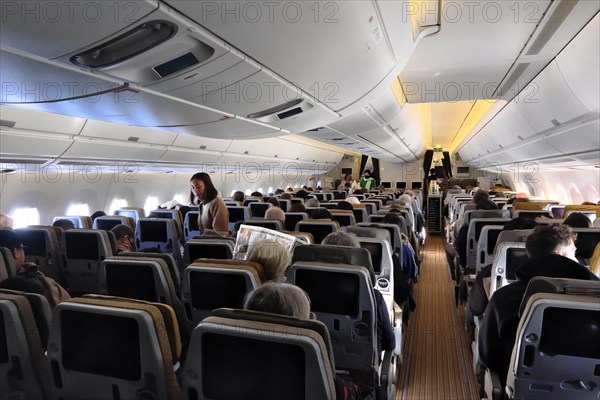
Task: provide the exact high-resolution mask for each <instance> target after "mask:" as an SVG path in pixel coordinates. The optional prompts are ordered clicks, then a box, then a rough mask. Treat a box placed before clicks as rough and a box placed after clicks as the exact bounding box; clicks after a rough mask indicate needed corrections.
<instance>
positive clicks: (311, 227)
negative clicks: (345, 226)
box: [295, 219, 340, 244]
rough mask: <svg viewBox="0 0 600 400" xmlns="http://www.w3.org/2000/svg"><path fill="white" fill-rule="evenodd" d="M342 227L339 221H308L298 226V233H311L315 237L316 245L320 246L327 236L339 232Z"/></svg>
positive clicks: (303, 221) (299, 223)
mask: <svg viewBox="0 0 600 400" xmlns="http://www.w3.org/2000/svg"><path fill="white" fill-rule="evenodd" d="M339 228H340V225H339V224H338V223H337V221H330V220H317V219H307V220H302V221H300V222H298V223H297V224H296V229H295V230H296V231H298V232H309V233H311V234H312V235H313V238H314V239H315V243H316V244H320V243H321V242H322V241H323V239H325V236H327V235H328V234H330V233H332V232H337V231H338V229H339Z"/></svg>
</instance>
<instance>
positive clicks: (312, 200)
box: [304, 198, 320, 207]
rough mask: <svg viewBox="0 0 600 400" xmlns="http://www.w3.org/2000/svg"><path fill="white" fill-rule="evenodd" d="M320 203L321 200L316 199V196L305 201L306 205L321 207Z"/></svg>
mask: <svg viewBox="0 0 600 400" xmlns="http://www.w3.org/2000/svg"><path fill="white" fill-rule="evenodd" d="M319 205H320V203H319V200H317V199H315V198H310V199H308V200H306V202H305V203H304V206H305V207H319Z"/></svg>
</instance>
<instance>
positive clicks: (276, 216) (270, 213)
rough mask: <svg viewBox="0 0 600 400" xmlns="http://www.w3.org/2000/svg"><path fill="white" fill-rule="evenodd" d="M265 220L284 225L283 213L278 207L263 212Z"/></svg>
mask: <svg viewBox="0 0 600 400" xmlns="http://www.w3.org/2000/svg"><path fill="white" fill-rule="evenodd" d="M265 219H269V220H275V221H280V222H281V223H282V224H285V213H284V212H283V210H282V209H281V208H279V207H271V208H269V209H268V210H267V211H265Z"/></svg>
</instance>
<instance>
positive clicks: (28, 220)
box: [9, 207, 40, 229]
mask: <svg viewBox="0 0 600 400" xmlns="http://www.w3.org/2000/svg"><path fill="white" fill-rule="evenodd" d="M9 217H11V218H12V219H13V221H14V224H13V228H15V229H17V228H25V227H27V226H29V225H39V224H40V212H39V211H38V209H37V208H30V207H23V208H17V209H16V210H15V212H14V213H13V214H12V215H9Z"/></svg>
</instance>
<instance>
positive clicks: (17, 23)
mask: <svg viewBox="0 0 600 400" xmlns="http://www.w3.org/2000/svg"><path fill="white" fill-rule="evenodd" d="M156 8H158V1H156V0H148V1H143V2H142V1H128V2H111V1H92V0H82V1H76V2H60V1H59V2H54V1H39V0H38V1H7V2H3V4H2V24H0V38H1V39H0V40H1V43H2V46H6V47H10V48H13V49H18V50H21V51H25V52H28V53H31V54H36V55H39V56H42V57H46V58H54V57H58V56H61V55H63V54H66V53H69V52H72V51H75V50H78V49H81V48H83V47H85V46H87V45H89V44H90V43H94V42H97V41H99V40H102V39H103V38H105V37H106V36H108V35H110V34H112V33H113V32H117V31H120V30H125V29H126V28H127V27H129V26H132V25H135V24H136V22H137V21H138V20H139V19H141V18H143V17H144V16H146V15H147V14H149V13H151V12H152V11H153V10H155V9H156Z"/></svg>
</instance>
